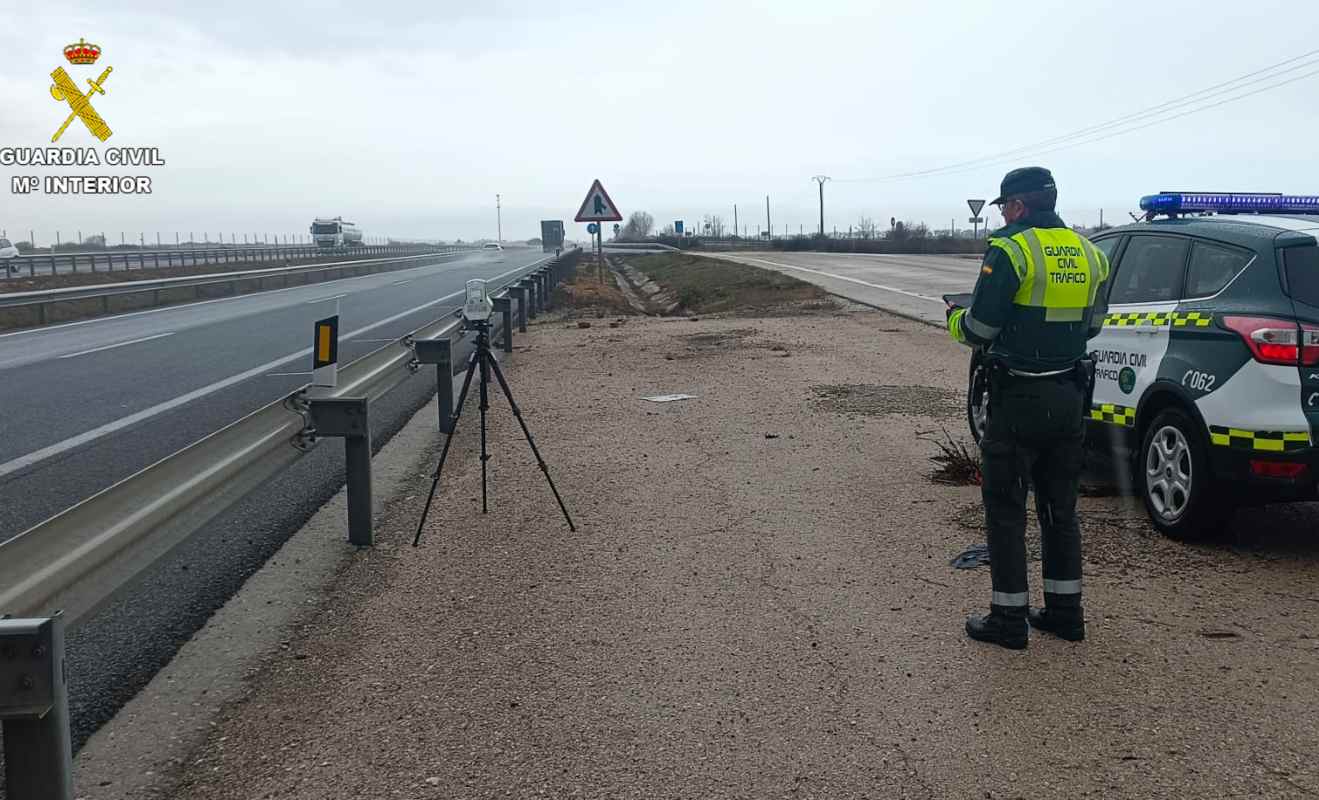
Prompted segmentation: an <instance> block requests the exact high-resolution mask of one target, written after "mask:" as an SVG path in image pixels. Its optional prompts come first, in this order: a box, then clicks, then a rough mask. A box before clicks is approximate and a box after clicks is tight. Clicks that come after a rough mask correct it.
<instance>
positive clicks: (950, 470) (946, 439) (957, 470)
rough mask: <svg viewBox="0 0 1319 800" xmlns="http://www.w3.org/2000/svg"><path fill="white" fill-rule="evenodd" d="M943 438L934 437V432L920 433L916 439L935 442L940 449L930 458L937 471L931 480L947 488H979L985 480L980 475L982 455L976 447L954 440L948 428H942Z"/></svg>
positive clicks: (933, 473) (931, 474)
mask: <svg viewBox="0 0 1319 800" xmlns="http://www.w3.org/2000/svg"><path fill="white" fill-rule="evenodd" d="M939 431H940V433H941V434H942V437H935V436H933V431H925V432H923V433H918V434H917V435H916V438H918V439H924V440H925V441H928V442H934V446H935V447H937V448H939V452H938V454H936V455H933V456H930V461H933V462H934V464H935V470H934V471H933V472H931V473H930V475H929V477H930V480H932V481H934V482H935V483H941V484H943V485H945V486H979V485H980V484H981V481H982V480H983V478H982V476H981V473H980V453H979V452H978V451H977V449H976V447H975V445H967V444H966V443H965V442H963V441H961V440H958V439H954V438H953V436H952V434H950V433H948V430H947V429H946V428H940V429H939Z"/></svg>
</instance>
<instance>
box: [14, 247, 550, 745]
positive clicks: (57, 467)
mask: <svg viewBox="0 0 1319 800" xmlns="http://www.w3.org/2000/svg"><path fill="white" fill-rule="evenodd" d="M543 257H544V255H543V254H542V253H540V252H538V251H534V250H507V251H505V252H504V253H502V254H499V255H493V256H492V255H487V254H484V253H474V254H471V255H464V256H462V257H460V258H458V259H456V260H447V261H445V262H443V263H440V264H435V265H431V266H426V267H418V268H415V269H410V270H405V271H399V272H390V273H385V274H380V275H371V276H363V277H360V278H351V279H347V280H343V281H336V282H330V283H321V284H315V285H311V286H305V287H302V286H300V287H293V288H290V289H287V290H280V291H274V292H265V293H261V294H254V295H244V296H240V297H235V298H226V299H223V300H216V301H209V302H204V303H197V304H190V305H186V306H171V307H167V308H162V309H153V310H150V311H145V312H137V313H133V314H125V315H120V316H115V317H105V318H100V319H93V320H86V321H83V322H76V323H70V324H66V325H59V326H51V327H48V328H42V329H37V330H31V331H20V332H16V333H12V334H5V335H0V541H5V540H7V539H9V538H12V537H13V536H15V535H17V534H18V533H20V532H22V531H23V530H26V529H27V528H29V527H31V526H32V525H34V524H36V523H37V522H40V521H41V520H43V519H45V518H47V517H49V516H51V515H52V514H55V513H57V512H59V511H61V510H63V509H64V508H67V507H69V506H71V505H73V504H74V503H77V502H78V501H80V500H82V499H84V498H86V497H88V496H90V495H92V494H94V493H95V492H97V491H99V490H101V489H104V488H106V487H107V486H109V485H111V484H113V483H114V482H116V481H118V480H120V479H122V478H124V477H127V476H128V475H131V474H132V473H134V472H136V471H137V470H139V469H141V468H143V467H145V466H147V465H149V464H151V463H153V462H155V461H157V460H159V459H160V458H163V457H164V456H166V455H169V454H170V453H172V452H174V451H176V450H178V449H180V448H181V447H184V446H186V445H188V444H190V443H192V442H194V441H196V440H197V439H200V438H201V437H203V436H204V435H206V434H209V433H211V432H213V431H215V430H217V429H219V428H221V427H223V426H224V425H226V424H228V423H230V422H233V421H234V420H236V419H238V418H240V417H241V416H243V415H244V414H246V413H248V412H250V411H253V410H255V409H257V408H259V407H261V406H263V405H265V404H267V403H270V402H272V401H274V400H277V399H279V398H280V397H282V396H284V395H286V394H288V393H289V392H291V391H292V390H294V389H296V388H297V387H298V386H300V385H302V384H305V383H307V382H308V380H309V374H307V371H308V370H310V368H311V367H310V337H311V331H312V324H313V322H314V321H315V320H317V319H321V318H323V317H326V316H329V315H331V314H333V313H334V309H335V305H336V303H337V304H338V306H339V309H340V315H341V323H340V331H341V343H340V348H339V360H340V363H341V364H345V363H347V362H349V361H351V360H353V359H355V358H357V357H358V356H361V355H363V354H365V353H367V352H369V351H371V350H373V349H376V348H378V347H379V346H381V344H383V343H384V342H385V341H386V340H393V339H397V338H398V337H400V336H403V335H404V334H406V333H408V332H410V331H412V330H414V329H416V328H418V327H420V326H422V325H423V324H425V323H427V322H430V321H432V320H434V319H436V318H439V317H441V316H443V314H444V312H446V311H447V310H448V309H451V308H453V307H456V306H457V305H458V304H459V302H458V293H459V292H460V290H461V288H462V286H463V284H464V282H465V281H466V280H468V279H469V278H473V277H483V278H496V277H498V276H503V275H509V274H511V273H516V272H518V271H521V270H523V269H525V268H526V267H527V266H529V265H530V264H532V263H533V262H535V261H537V260H539V259H541V258H543ZM434 391H435V379H434V373H433V371H431V370H422V371H420V372H418V373H417V374H416V375H414V376H413V377H412V379H411V380H409V381H408V382H407V383H405V384H404V385H403V386H402V387H400V388H399V389H397V390H395V391H394V392H392V393H390V395H388V396H387V397H386V398H385V399H384V400H383V401H382V402H380V403H376V404H373V405H372V409H371V412H372V420H371V422H372V434H373V440H374V443H375V446H376V447H377V448H378V447H379V446H380V445H381V444H383V442H384V441H386V440H387V439H388V438H389V437H390V436H392V435H393V433H394V432H395V431H396V430H398V428H399V427H401V426H402V425H403V424H404V422H406V420H407V419H408V418H409V417H410V416H411V414H412V413H413V412H415V411H416V410H417V409H418V408H420V407H421V406H422V405H424V404H425V402H426V401H427V400H428V399H429V397H430V396H432V395H433V393H434ZM342 485H343V448H342V447H335V446H334V443H330V444H329V446H322V447H319V448H317V449H316V450H314V451H313V452H312V453H310V454H309V455H308V456H306V457H305V458H303V459H302V460H301V461H299V462H298V463H297V464H296V465H294V467H293V468H292V469H290V470H289V471H288V472H286V473H285V474H283V475H280V476H278V477H277V478H276V479H274V480H272V481H270V482H269V483H268V484H267V485H266V486H264V487H263V488H262V489H260V490H258V491H257V492H255V493H253V494H252V495H249V496H248V497H246V498H245V499H244V500H243V501H242V502H240V503H239V504H238V505H236V506H234V507H233V508H231V509H230V510H229V511H228V512H226V513H225V514H223V515H222V516H221V517H219V518H217V519H216V520H214V521H213V522H212V523H211V524H210V525H208V526H207V528H206V529H204V530H203V531H202V532H200V533H199V534H198V535H197V536H195V537H193V539H192V540H191V541H189V542H188V543H187V544H185V545H183V546H182V547H180V548H178V549H177V550H176V551H175V552H174V553H172V554H171V555H170V556H169V557H167V558H166V559H164V560H162V561H161V562H160V563H159V564H157V565H156V566H155V567H153V569H151V570H150V571H148V573H147V574H145V575H143V576H142V577H141V578H140V579H139V580H138V581H137V582H136V583H135V584H134V585H132V586H129V587H126V588H125V589H124V591H122V592H121V593H120V595H119V596H118V597H117V598H115V599H114V600H113V601H112V602H111V603H110V604H108V605H107V606H106V607H105V608H104V609H102V610H101V611H100V612H98V613H97V614H96V615H94V616H93V617H91V618H89V619H88V620H86V621H85V622H84V623H82V624H80V625H79V626H78V627H77V628H75V629H74V630H73V631H71V632H70V635H69V637H68V649H69V669H70V687H71V698H70V705H71V709H72V715H73V721H74V728H75V741H76V742H77V743H78V744H80V743H81V742H82V741H83V740H84V739H85V738H86V737H87V736H88V735H90V733H91V732H92V731H93V730H95V728H96V727H97V726H99V725H100V724H101V723H102V722H104V721H105V720H106V719H108V718H109V717H110V716H111V715H113V713H114V712H115V711H116V710H117V709H118V708H119V706H120V705H122V704H123V703H124V702H125V701H127V700H128V699H129V698H131V697H132V696H133V695H134V694H135V693H136V692H137V691H138V690H139V689H140V688H141V687H142V686H144V685H145V684H146V682H147V681H149V680H150V679H151V677H152V676H153V675H154V674H155V673H156V672H157V671H158V670H159V669H160V668H161V667H163V666H164V665H165V664H167V663H168V661H169V659H170V658H171V657H172V656H173V654H174V652H175V651H176V650H177V648H178V647H179V646H181V645H182V643H183V642H185V641H187V639H188V638H189V637H190V636H191V635H192V633H193V631H195V630H196V629H197V628H198V627H200V626H201V625H202V624H203V623H204V622H205V621H206V619H207V618H208V617H209V616H210V614H211V613H212V611H213V610H214V609H215V608H218V607H219V606H220V605H221V604H223V603H224V602H225V601H226V600H227V599H228V598H229V597H230V596H231V595H232V594H233V592H234V591H236V590H237V589H238V588H239V587H240V586H241V585H242V583H243V581H245V580H246V578H247V576H248V575H250V574H251V573H252V572H254V571H255V570H256V569H258V568H259V567H260V566H261V564H262V563H264V562H265V560H266V559H268V558H269V557H270V556H271V555H273V554H274V553H275V552H276V551H277V550H278V549H279V547H280V545H281V544H283V542H284V540H285V539H287V538H288V536H289V535H291V534H292V533H293V532H294V531H296V530H297V529H298V527H299V526H300V525H301V524H302V523H303V522H304V521H305V520H306V519H307V518H309V517H310V516H311V514H313V513H314V512H315V511H316V509H318V508H319V507H320V506H321V505H323V504H324V503H325V502H326V501H327V500H328V499H329V498H330V497H331V496H333V494H334V492H335V491H337V490H338V488H339V487H340V486H342Z"/></svg>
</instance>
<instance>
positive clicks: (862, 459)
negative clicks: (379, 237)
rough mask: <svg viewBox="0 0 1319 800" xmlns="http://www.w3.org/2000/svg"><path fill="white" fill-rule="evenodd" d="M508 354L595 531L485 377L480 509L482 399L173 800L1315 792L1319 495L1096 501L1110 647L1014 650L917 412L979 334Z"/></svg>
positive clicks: (545, 321) (691, 332)
mask: <svg viewBox="0 0 1319 800" xmlns="http://www.w3.org/2000/svg"><path fill="white" fill-rule="evenodd" d="M517 344H518V350H517V352H515V353H514V354H513V355H512V356H510V357H509V360H508V363H509V370H508V372H509V377H510V381H511V382H512V388H513V391H514V392H515V394H516V398H517V400H518V402H519V404H520V405H521V407H522V409H523V411H524V413H525V418H526V421H527V424H528V425H529V426H530V429H531V430H532V432H533V433H534V435H535V437H536V442H537V444H538V445H539V446H540V448H541V450H542V453H543V454H544V456H545V459H546V461H547V463H548V465H549V468H550V470H551V474H552V475H553V477H554V479H555V481H556V483H557V484H558V486H559V489H560V491H561V492H562V494H563V496H564V498H565V500H566V502H567V504H568V507H569V509H570V510H571V512H572V513H573V515H574V518H575V520H576V522H577V525H578V531H577V532H576V533H570V532H569V531H568V529H567V527H566V526H565V524H564V522H563V520H562V518H561V517H560V516H559V514H558V509H557V507H556V505H555V503H554V499H553V497H552V495H551V494H550V492H549V490H548V489H547V487H546V485H545V480H544V477H543V476H542V475H541V473H540V471H539V470H538V469H537V468H536V464H535V461H534V460H533V459H532V458H531V457H530V453H529V450H528V448H527V446H526V443H525V442H524V440H523V439H522V436H521V432H520V430H519V429H518V427H517V424H516V422H515V420H514V419H513V417H512V416H511V414H510V413H509V412H508V409H507V406H506V404H505V403H504V398H502V397H500V396H498V395H497V394H496V396H495V397H494V399H493V400H492V410H491V417H490V424H491V445H490V447H491V452H492V453H493V458H492V460H491V461H490V462H489V467H490V491H491V511H492V513H491V514H490V515H488V516H482V515H481V514H480V469H479V461H478V459H477V448H478V445H477V426H476V413H477V412H476V408H475V404H472V405H471V406H469V407H468V408H467V410H466V414H465V416H464V417H463V419H462V423H461V425H460V429H459V434H458V437H457V439H456V441H455V445H454V446H455V451H454V453H453V454H451V457H450V462H449V466H448V467H446V474H445V477H444V482H443V484H442V486H441V495H440V500H439V502H438V503H437V506H436V508H435V510H434V512H433V513H432V517H431V521H430V523H429V525H428V527H427V529H426V534H425V538H424V540H423V542H422V545H421V547H420V548H418V549H413V548H412V547H410V546H409V540H410V536H411V529H412V526H414V525H415V522H416V517H417V515H418V513H419V511H420V507H421V502H422V500H423V497H424V492H425V490H426V488H427V487H428V485H429V480H428V477H427V473H428V471H429V469H430V468H431V465H430V463H429V462H423V463H418V465H417V467H416V475H415V479H414V484H413V488H412V490H411V491H408V492H405V494H404V495H403V496H400V497H398V498H396V499H395V500H393V501H392V502H391V503H390V505H389V507H388V508H387V510H386V516H385V519H384V521H383V522H382V524H381V525H380V530H381V531H382V540H383V541H382V542H381V544H380V545H379V546H378V547H376V548H374V549H373V550H370V551H363V552H361V553H359V554H358V555H357V556H356V557H355V559H354V560H353V561H352V563H351V564H350V565H349V566H348V567H347V569H346V571H345V572H344V574H343V575H342V576H341V579H340V580H339V582H338V584H337V587H336V588H335V589H334V590H333V591H332V592H331V593H330V594H329V595H328V596H327V597H325V598H323V600H322V607H321V613H320V614H319V618H318V621H317V622H316V624H314V625H311V626H309V627H307V628H306V629H305V630H304V631H302V633H301V634H300V635H299V636H297V637H296V638H295V639H293V640H291V641H290V642H289V643H288V645H287V647H286V648H285V649H283V650H281V652H280V653H279V654H278V655H277V656H275V657H273V658H272V660H271V661H270V662H269V663H268V665H267V666H266V668H265V669H264V670H263V671H262V672H261V673H260V674H259V675H258V676H257V677H255V678H254V679H253V680H252V683H251V685H250V693H249V695H248V697H247V698H246V699H245V700H244V701H243V702H241V703H238V704H237V705H235V706H233V707H231V708H229V709H228V710H227V711H226V712H225V714H224V715H223V717H222V718H221V720H220V721H219V722H218V723H217V725H216V726H215V728H214V731H213V734H212V736H211V738H210V741H209V743H208V744H207V746H206V747H205V748H204V749H203V750H202V751H201V752H198V753H196V755H195V758H194V759H192V760H191V762H190V763H189V764H188V765H187V766H186V767H185V769H184V771H183V774H182V775H181V783H180V784H179V786H178V789H177V791H176V793H175V794H174V795H173V796H175V797H180V798H199V799H201V800H219V799H220V798H243V799H244V800H248V799H249V798H274V797H279V798H308V799H310V798H317V799H318V800H319V799H320V798H504V797H512V798H528V797H553V798H568V797H572V798H863V797H870V798H908V797H910V798H1018V797H1021V798H1025V797H1030V798H1054V797H1056V798H1068V799H1069V800H1070V799H1071V798H1077V797H1104V798H1151V797H1173V796H1175V797H1215V798H1222V797H1240V798H1247V797H1249V798H1258V797H1285V798H1290V797H1296V798H1300V797H1312V796H1314V795H1316V794H1319V764H1316V761H1315V759H1314V752H1315V742H1316V741H1319V625H1316V618H1317V615H1319V605H1317V604H1319V591H1317V590H1316V588H1315V587H1316V585H1317V583H1316V579H1317V578H1319V541H1317V540H1316V537H1314V535H1313V534H1314V531H1313V530H1310V529H1309V526H1308V524H1306V523H1304V522H1302V521H1303V520H1305V519H1307V517H1306V516H1305V514H1303V513H1300V512H1298V511H1296V510H1276V511H1275V510H1266V511H1259V512H1253V513H1250V514H1245V515H1243V516H1242V518H1241V519H1240V520H1239V522H1238V525H1237V529H1236V536H1237V539H1236V540H1235V542H1233V543H1231V544H1222V543H1220V544H1214V545H1200V546H1187V545H1182V544H1177V543H1174V542H1170V541H1167V540H1165V539H1163V538H1161V537H1159V536H1158V535H1156V534H1154V533H1153V532H1152V531H1151V529H1150V528H1149V526H1148V525H1147V524H1146V523H1145V521H1144V514H1143V511H1142V510H1141V508H1140V507H1139V506H1138V505H1137V504H1135V503H1134V502H1133V501H1132V500H1130V499H1129V498H1122V497H1112V496H1109V497H1086V498H1083V500H1082V508H1083V526H1084V530H1085V536H1086V545H1085V555H1086V565H1085V566H1086V576H1085V580H1086V593H1087V594H1086V607H1087V612H1088V616H1089V620H1090V627H1089V634H1090V638H1089V639H1088V640H1087V641H1086V642H1084V643H1082V644H1068V643H1064V642H1061V641H1058V640H1055V639H1051V638H1049V637H1047V636H1042V635H1036V636H1033V637H1032V640H1031V644H1030V648H1029V649H1028V650H1027V651H1025V652H1010V651H1006V650H1002V649H999V648H996V647H993V646H989V645H984V644H980V643H976V642H972V641H970V640H968V639H967V638H966V637H965V635H964V633H963V630H962V624H963V620H964V617H965V615H966V614H967V613H970V612H974V611H980V610H983V609H984V608H985V607H986V604H987V602H988V599H989V573H988V569H987V568H980V569H975V570H966V571H958V570H954V569H952V568H951V567H950V566H949V564H948V561H949V559H950V558H952V557H953V556H955V555H956V554H957V553H959V552H960V551H962V550H963V549H964V548H966V547H967V546H969V545H972V544H975V543H977V542H981V541H983V535H982V533H981V531H980V525H981V515H980V511H979V506H978V490H977V489H975V488H974V487H950V486H942V485H937V484H934V483H932V482H931V481H930V480H929V479H928V478H927V477H926V476H927V474H928V473H929V471H930V470H931V468H932V464H931V463H930V461H929V458H930V456H931V455H933V454H934V453H935V452H936V448H935V447H934V445H933V444H932V443H931V442H930V441H928V440H927V439H925V438H921V437H922V434H924V433H925V432H928V431H938V430H939V429H940V427H941V426H943V427H947V428H948V430H949V431H950V432H952V433H954V435H957V436H961V435H964V434H963V429H962V427H960V426H961V425H962V424H963V423H961V422H960V419H959V417H960V414H959V410H958V405H957V403H958V396H959V392H960V388H961V381H962V379H963V375H964V372H965V358H966V356H965V353H964V352H963V351H962V350H961V349H959V348H958V347H957V346H956V345H954V344H952V343H951V342H948V341H946V337H943V336H941V335H940V334H939V332H938V331H937V330H934V329H931V328H929V327H927V326H923V325H920V324H917V323H913V322H908V321H906V320H902V319H898V318H895V317H892V316H888V315H885V314H883V313H880V312H874V311H858V310H834V311H828V310H804V311H802V312H801V313H799V314H797V315H795V316H784V315H780V316H774V317H761V318H747V317H713V318H711V317H702V318H701V319H700V320H699V321H696V322H693V321H690V320H688V319H681V318H680V319H651V318H639V317H633V318H629V319H627V320H626V321H625V322H624V324H622V325H621V326H620V327H618V328H609V327H607V326H605V325H603V324H594V325H592V327H591V328H589V329H582V328H579V327H578V326H577V324H576V323H572V322H566V321H564V320H563V319H561V318H555V317H552V316H550V317H542V319H541V320H540V321H539V324H536V325H534V327H533V328H532V330H531V332H530V333H529V335H527V336H524V337H521V338H519V339H518V340H517ZM679 392H680V393H687V394H691V395H695V398H694V399H690V400H683V401H678V402H671V403H652V402H647V401H645V400H643V399H642V398H644V397H648V396H652V395H659V394H668V393H679ZM436 444H437V445H438V442H437V443H436ZM432 457H433V453H432ZM1100 494H1103V493H1102V492H1101V493H1100ZM1312 510H1313V509H1310V511H1312ZM1312 518H1313V517H1308V519H1312ZM1031 538H1032V539H1033V540H1034V541H1035V542H1036V545H1035V553H1036V556H1038V546H1037V545H1038V536H1037V535H1032V537H1031ZM1033 577H1034V578H1035V580H1034V583H1035V584H1036V585H1035V586H1033V587H1032V590H1033V592H1034V597H1035V599H1036V601H1037V602H1038V601H1039V599H1040V595H1039V588H1038V584H1039V581H1038V564H1035V565H1033ZM83 794H84V796H86V797H87V798H89V800H94V798H96V790H95V788H86V789H84V791H83Z"/></svg>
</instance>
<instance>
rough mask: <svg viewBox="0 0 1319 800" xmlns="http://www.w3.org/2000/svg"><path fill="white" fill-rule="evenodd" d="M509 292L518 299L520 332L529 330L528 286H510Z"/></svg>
mask: <svg viewBox="0 0 1319 800" xmlns="http://www.w3.org/2000/svg"><path fill="white" fill-rule="evenodd" d="M508 293H509V295H511V296H512V297H513V298H514V299H515V300H517V301H518V332H519V333H526V332H527V287H525V286H523V285H521V284H519V285H517V286H510V287H508Z"/></svg>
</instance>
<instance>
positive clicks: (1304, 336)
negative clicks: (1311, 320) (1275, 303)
mask: <svg viewBox="0 0 1319 800" xmlns="http://www.w3.org/2000/svg"><path fill="white" fill-rule="evenodd" d="M1301 363H1302V364H1304V365H1305V366H1307V367H1313V366H1315V365H1316V364H1319V325H1306V324H1305V323H1301Z"/></svg>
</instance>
